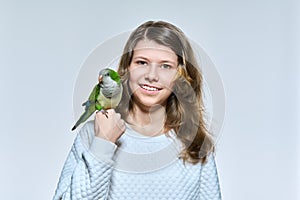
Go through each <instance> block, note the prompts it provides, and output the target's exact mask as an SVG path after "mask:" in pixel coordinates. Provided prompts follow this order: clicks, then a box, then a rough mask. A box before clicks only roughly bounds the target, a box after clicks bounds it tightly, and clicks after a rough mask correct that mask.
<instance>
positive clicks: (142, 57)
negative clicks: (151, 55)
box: [133, 56, 148, 60]
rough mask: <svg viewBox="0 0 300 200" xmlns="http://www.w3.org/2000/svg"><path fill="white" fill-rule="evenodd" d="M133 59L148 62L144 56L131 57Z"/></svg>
mask: <svg viewBox="0 0 300 200" xmlns="http://www.w3.org/2000/svg"><path fill="white" fill-rule="evenodd" d="M133 59H134V60H136V59H143V60H148V58H146V57H144V56H133Z"/></svg>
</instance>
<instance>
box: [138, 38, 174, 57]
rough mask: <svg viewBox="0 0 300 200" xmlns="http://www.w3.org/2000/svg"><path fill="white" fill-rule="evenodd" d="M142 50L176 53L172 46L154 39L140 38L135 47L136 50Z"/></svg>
mask: <svg viewBox="0 0 300 200" xmlns="http://www.w3.org/2000/svg"><path fill="white" fill-rule="evenodd" d="M141 50H144V51H150V50H153V51H162V52H165V53H170V54H175V52H174V51H173V50H172V49H171V48H170V47H167V46H164V45H161V44H158V43H157V42H155V41H153V40H147V39H145V40H140V41H139V42H138V43H137V44H136V46H135V48H134V51H141Z"/></svg>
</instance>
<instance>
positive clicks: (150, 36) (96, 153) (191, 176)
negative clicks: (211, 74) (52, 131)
mask: <svg viewBox="0 0 300 200" xmlns="http://www.w3.org/2000/svg"><path fill="white" fill-rule="evenodd" d="M118 72H119V74H120V76H121V78H122V84H123V88H124V89H123V96H122V100H121V103H120V104H119V106H118V107H117V108H116V110H113V109H110V110H108V111H107V115H108V117H106V116H105V115H103V114H102V113H101V112H97V113H96V115H95V119H94V121H90V122H87V123H86V124H85V125H84V126H83V127H82V129H81V130H80V132H79V134H78V136H77V137H76V139H75V142H74V144H73V147H72V149H71V152H70V154H69V156H68V158H67V160H66V163H65V165H64V168H63V171H62V174H61V177H60V180H59V183H58V187H57V189H56V193H55V196H54V198H53V199H55V200H56V199H90V200H94V199H101V200H106V199H107V200H115V199H130V200H131V199H139V200H141V199H142V200H143V199H178V200H194V199H207V200H214V199H218V200H219V199H221V193H220V187H219V181H218V175H217V169H216V165H215V160H214V155H213V152H214V141H213V139H212V137H211V136H210V135H209V133H208V131H207V129H206V125H205V123H204V113H203V101H202V77H201V73H200V70H199V66H198V64H197V61H196V59H195V57H194V53H193V50H192V48H191V45H190V44H189V42H188V40H187V38H186V37H185V35H184V33H183V32H182V31H181V30H180V29H178V28H177V27H176V26H174V25H172V24H170V23H167V22H163V21H158V22H153V21H149V22H146V23H144V24H142V25H140V26H139V27H138V28H137V29H136V30H134V31H133V32H132V34H131V35H130V37H129V39H128V41H127V43H126V45H125V48H124V52H123V55H122V57H121V60H120V64H119V69H118Z"/></svg>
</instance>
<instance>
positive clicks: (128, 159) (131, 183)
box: [53, 121, 221, 200]
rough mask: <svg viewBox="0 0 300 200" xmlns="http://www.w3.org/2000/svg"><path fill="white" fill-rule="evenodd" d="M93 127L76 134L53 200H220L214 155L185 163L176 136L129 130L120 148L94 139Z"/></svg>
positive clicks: (89, 124) (121, 138)
mask: <svg viewBox="0 0 300 200" xmlns="http://www.w3.org/2000/svg"><path fill="white" fill-rule="evenodd" d="M93 123H94V122H93V121H90V122H87V123H86V124H85V125H84V126H83V127H82V129H81V130H80V132H79V134H78V135H77V137H76V139H75V141H74V144H73V146H72V149H71V151H70V153H69V155H68V158H67V160H66V162H65V165H64V167H63V170H62V173H61V176H60V179H59V182H58V185H57V189H56V192H55V195H54V197H53V200H58V199H64V200H69V199H73V200H79V199H80V200H98V199H99V200H127V199H128V200H144V199H145V200H146V199H149V200H150V199H151V200H152V199H159V200H166V199H172V200H200V199H201V200H220V199H221V192H220V187H219V181H218V174H217V169H216V164H215V159H214V156H213V155H212V154H211V155H209V156H208V161H207V162H206V163H205V164H201V163H198V164H196V165H193V164H190V163H188V162H186V163H185V164H183V162H182V160H180V159H178V153H179V152H180V148H181V146H180V144H181V143H180V141H178V140H177V139H176V135H175V133H174V132H172V131H170V132H169V134H168V135H169V136H166V135H160V136H155V137H145V136H142V135H140V134H138V133H136V132H135V131H134V130H132V129H131V128H130V127H129V126H127V129H126V131H125V133H124V134H123V135H122V136H121V137H120V138H119V140H118V143H117V145H116V144H114V143H111V142H109V141H106V140H104V139H101V138H98V137H95V136H94V125H93Z"/></svg>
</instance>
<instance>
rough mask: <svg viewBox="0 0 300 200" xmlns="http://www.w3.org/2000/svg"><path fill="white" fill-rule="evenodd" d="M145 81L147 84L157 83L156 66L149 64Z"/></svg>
mask: <svg viewBox="0 0 300 200" xmlns="http://www.w3.org/2000/svg"><path fill="white" fill-rule="evenodd" d="M145 79H146V80H148V81H149V82H155V81H158V67H157V66H156V64H150V65H149V66H148V71H147V72H146V73H145Z"/></svg>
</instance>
